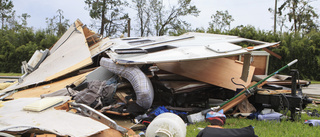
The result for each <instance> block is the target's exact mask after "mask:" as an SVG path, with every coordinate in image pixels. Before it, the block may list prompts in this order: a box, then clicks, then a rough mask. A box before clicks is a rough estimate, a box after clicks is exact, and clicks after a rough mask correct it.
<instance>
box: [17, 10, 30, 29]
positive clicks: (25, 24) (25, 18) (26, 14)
mask: <svg viewBox="0 0 320 137" xmlns="http://www.w3.org/2000/svg"><path fill="white" fill-rule="evenodd" d="M30 17H31V16H30V15H29V14H28V13H22V14H21V16H18V18H20V19H21V21H22V23H21V25H22V26H23V27H25V28H26V27H27V25H28V22H27V19H28V18H30Z"/></svg>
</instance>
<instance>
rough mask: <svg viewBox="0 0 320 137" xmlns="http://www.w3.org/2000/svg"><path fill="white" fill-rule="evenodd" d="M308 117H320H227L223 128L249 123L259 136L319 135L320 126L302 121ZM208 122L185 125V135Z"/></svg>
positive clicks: (299, 136)
mask: <svg viewBox="0 0 320 137" xmlns="http://www.w3.org/2000/svg"><path fill="white" fill-rule="evenodd" d="M313 109H317V110H318V111H320V106H314V105H312V104H311V105H309V106H308V107H307V108H306V109H305V110H313ZM310 119H320V118H318V117H310V116H308V115H307V114H302V116H301V120H299V121H295V122H292V121H285V120H284V121H281V122H275V121H258V120H249V119H243V118H227V120H226V124H225V125H224V126H223V128H225V129H229V128H243V127H247V126H249V125H252V126H253V127H254V131H255V134H256V135H258V136H259V137H271V136H272V137H317V136H319V135H320V127H311V126H309V125H307V124H304V123H303V122H304V121H305V120H310ZM207 125H209V123H207V122H199V123H196V124H192V125H188V126H187V137H195V136H197V134H198V133H199V131H200V130H199V129H198V128H204V127H206V126H207Z"/></svg>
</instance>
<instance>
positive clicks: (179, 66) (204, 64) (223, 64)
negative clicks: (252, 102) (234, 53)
mask: <svg viewBox="0 0 320 137" xmlns="http://www.w3.org/2000/svg"><path fill="white" fill-rule="evenodd" d="M157 66H158V67H159V68H160V69H162V70H165V71H168V72H171V73H175V74H179V75H182V76H185V77H188V78H192V79H195V80H198V81H202V82H206V83H209V84H213V85H216V86H219V87H223V88H227V89H230V90H236V88H243V87H241V86H238V85H235V84H233V83H232V82H231V78H235V79H234V81H235V82H236V83H241V84H243V85H245V86H248V85H249V84H250V83H251V79H252V76H253V73H254V69H255V68H254V67H252V66H250V70H249V76H248V81H247V82H244V81H243V80H241V79H240V77H241V73H242V64H239V63H236V62H235V61H234V60H231V59H227V58H217V59H209V60H197V61H185V62H171V63H159V64H157Z"/></svg>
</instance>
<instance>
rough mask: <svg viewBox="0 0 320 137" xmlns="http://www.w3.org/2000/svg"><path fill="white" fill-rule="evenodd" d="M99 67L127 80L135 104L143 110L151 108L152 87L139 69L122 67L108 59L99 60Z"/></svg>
mask: <svg viewBox="0 0 320 137" xmlns="http://www.w3.org/2000/svg"><path fill="white" fill-rule="evenodd" d="M100 65H101V66H102V67H104V68H106V69H108V70H109V71H111V72H112V73H115V74H117V75H120V76H121V77H124V78H125V79H127V80H128V81H129V82H130V83H131V85H132V86H133V89H134V91H135V93H136V96H137V101H136V103H137V104H138V105H139V106H141V107H143V108H144V109H148V108H150V107H151V105H152V102H153V96H154V93H153V87H152V84H151V81H150V79H149V78H148V77H147V76H146V75H145V74H144V73H143V72H142V71H141V70H140V68H139V67H137V66H136V65H135V66H127V67H126V66H123V65H117V64H115V63H114V62H113V61H112V60H111V59H109V58H104V57H103V58H101V60H100Z"/></svg>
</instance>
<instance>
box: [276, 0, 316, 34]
mask: <svg viewBox="0 0 320 137" xmlns="http://www.w3.org/2000/svg"><path fill="white" fill-rule="evenodd" d="M309 3H310V0H285V2H284V3H283V4H282V5H281V6H280V7H279V15H280V16H281V15H282V14H283V12H285V11H286V15H287V16H288V20H289V22H293V24H292V26H291V28H290V30H293V31H294V32H299V31H301V30H302V29H303V30H304V31H305V32H309V31H311V30H312V29H317V27H318V26H317V25H316V19H318V18H319V16H318V14H316V13H315V11H314V8H313V7H312V6H311V5H310V4H309Z"/></svg>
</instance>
